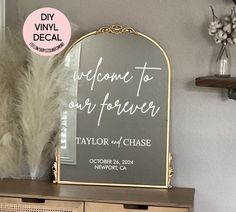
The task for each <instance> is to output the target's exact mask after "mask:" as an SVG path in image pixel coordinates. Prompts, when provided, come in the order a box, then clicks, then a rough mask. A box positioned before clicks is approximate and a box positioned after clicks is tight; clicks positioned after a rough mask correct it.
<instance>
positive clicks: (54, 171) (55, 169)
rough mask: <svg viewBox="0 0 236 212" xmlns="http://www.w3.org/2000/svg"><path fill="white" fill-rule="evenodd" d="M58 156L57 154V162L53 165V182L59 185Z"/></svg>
mask: <svg viewBox="0 0 236 212" xmlns="http://www.w3.org/2000/svg"><path fill="white" fill-rule="evenodd" d="M57 158H58V155H57V153H56V157H55V162H54V163H53V167H52V172H53V175H54V180H53V183H57V182H58V177H57V176H58V170H57V166H58V160H57Z"/></svg>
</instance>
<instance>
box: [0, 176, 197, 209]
mask: <svg viewBox="0 0 236 212" xmlns="http://www.w3.org/2000/svg"><path fill="white" fill-rule="evenodd" d="M0 197H18V198H37V199H48V200H70V201H87V202H103V203H121V204H138V205H149V206H160V207H184V208H193V202H194V189H192V188H171V189H152V188H127V187H107V186H80V185H58V184H53V183H51V182H46V181H33V180H0Z"/></svg>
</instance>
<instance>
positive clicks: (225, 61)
mask: <svg viewBox="0 0 236 212" xmlns="http://www.w3.org/2000/svg"><path fill="white" fill-rule="evenodd" d="M230 75H231V56H230V50H229V47H228V45H227V44H225V43H224V44H222V46H221V48H220V52H219V54H218V56H217V59H216V72H215V76H216V77H230Z"/></svg>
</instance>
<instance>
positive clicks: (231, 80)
mask: <svg viewBox="0 0 236 212" xmlns="http://www.w3.org/2000/svg"><path fill="white" fill-rule="evenodd" d="M195 84H196V86H199V87H214V88H226V89H228V96H229V98H230V99H234V100H236V77H215V76H206V77H198V78H196V80H195Z"/></svg>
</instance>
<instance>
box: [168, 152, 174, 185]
mask: <svg viewBox="0 0 236 212" xmlns="http://www.w3.org/2000/svg"><path fill="white" fill-rule="evenodd" d="M171 162H172V154H171V153H169V179H168V188H172V185H171V180H172V178H173V175H174V170H173V168H172V165H171Z"/></svg>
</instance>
